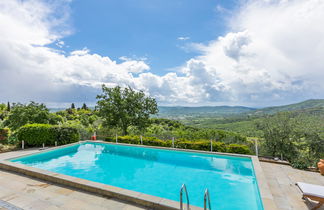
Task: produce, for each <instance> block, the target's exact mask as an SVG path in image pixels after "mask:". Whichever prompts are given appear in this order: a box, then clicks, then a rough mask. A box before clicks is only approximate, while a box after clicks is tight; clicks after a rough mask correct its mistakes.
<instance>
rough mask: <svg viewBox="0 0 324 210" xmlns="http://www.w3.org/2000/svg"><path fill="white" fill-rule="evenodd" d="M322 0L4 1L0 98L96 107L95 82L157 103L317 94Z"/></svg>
mask: <svg viewBox="0 0 324 210" xmlns="http://www.w3.org/2000/svg"><path fill="white" fill-rule="evenodd" d="M323 11H324V1H318V0H308V1H305V0H172V1H171V0H124V1H113V0H109V1H108V0H91V1H86V0H55V1H54V0H2V1H0V75H1V76H0V93H1V94H0V102H7V101H11V102H28V101H37V102H43V103H46V104H47V105H49V106H56V107H62V106H66V105H68V104H70V103H72V102H74V103H76V104H82V103H83V102H85V103H87V104H89V105H94V104H95V103H96V95H97V94H99V93H100V92H101V85H102V84H105V85H106V86H108V87H115V86H117V85H119V86H122V87H127V86H130V87H132V88H134V89H136V90H143V91H144V92H145V93H146V94H147V95H150V96H152V97H154V98H156V100H157V101H158V103H159V105H169V106H175V105H182V106H201V105H243V106H252V107H265V106H272V105H281V104H288V103H294V102H299V101H302V100H307V99H311V98H324V83H323V81H322V80H323V78H324V62H323V55H324V22H323V19H324V13H323Z"/></svg>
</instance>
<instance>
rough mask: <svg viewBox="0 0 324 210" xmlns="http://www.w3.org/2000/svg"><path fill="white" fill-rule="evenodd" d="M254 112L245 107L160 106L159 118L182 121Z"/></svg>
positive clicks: (252, 109)
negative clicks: (190, 118) (182, 119)
mask: <svg viewBox="0 0 324 210" xmlns="http://www.w3.org/2000/svg"><path fill="white" fill-rule="evenodd" d="M254 110H256V109H254V108H250V107H244V106H200V107H182V106H174V107H168V106H159V113H158V114H157V117H160V118H171V119H179V118H180V119H181V118H188V117H223V116H229V115H235V114H242V113H248V112H251V111H254Z"/></svg>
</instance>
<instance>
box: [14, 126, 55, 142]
mask: <svg viewBox="0 0 324 210" xmlns="http://www.w3.org/2000/svg"><path fill="white" fill-rule="evenodd" d="M51 128H52V126H51V125H48V124H27V125H25V126H22V127H21V128H19V130H18V133H17V137H18V139H19V140H20V141H22V140H24V141H25V145H26V146H41V145H42V144H43V143H44V144H45V145H54V142H55V132H54V130H53V129H51Z"/></svg>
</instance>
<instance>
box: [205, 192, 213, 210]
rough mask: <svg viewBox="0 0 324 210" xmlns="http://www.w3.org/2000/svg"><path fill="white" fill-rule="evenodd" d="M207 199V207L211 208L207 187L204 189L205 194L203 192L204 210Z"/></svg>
mask: <svg viewBox="0 0 324 210" xmlns="http://www.w3.org/2000/svg"><path fill="white" fill-rule="evenodd" d="M207 200H208V209H209V210H211V205H210V196H209V191H208V189H206V190H205V194H204V210H207Z"/></svg>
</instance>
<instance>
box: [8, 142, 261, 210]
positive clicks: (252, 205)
mask: <svg viewBox="0 0 324 210" xmlns="http://www.w3.org/2000/svg"><path fill="white" fill-rule="evenodd" d="M11 161H12V162H18V163H22V164H25V165H28V166H31V167H35V168H40V169H44V170H48V171H52V172H56V173H61V174H65V175H69V176H74V177H78V178H82V179H87V180H90V181H94V182H98V183H103V184H108V185H112V186H116V187H120V188H124V189H128V190H132V191H137V192H141V193H145V194H149V195H154V196H158V197H162V198H166V199H170V200H174V201H179V190H180V188H181V185H182V184H183V183H184V184H186V186H187V190H188V193H189V199H190V204H192V205H195V206H199V207H203V200H204V191H205V189H206V188H207V189H208V190H209V193H210V198H211V205H212V208H214V209H251V210H255V209H263V206H262V202H261V198H260V193H259V189H258V185H257V180H256V177H255V173H254V169H253V164H252V161H251V159H250V158H249V157H234V156H225V155H216V154H204V153H195V152H184V151H174V150H165V149H155V148H147V147H137V146H128V145H119V144H106V143H97V142H83V143H80V144H76V145H72V146H68V147H64V148H60V149H55V150H51V151H47V152H43V153H39V154H35V155H30V156H25V157H21V158H17V159H13V160H11ZM184 200H185V198H184Z"/></svg>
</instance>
